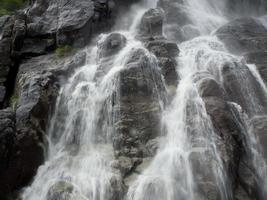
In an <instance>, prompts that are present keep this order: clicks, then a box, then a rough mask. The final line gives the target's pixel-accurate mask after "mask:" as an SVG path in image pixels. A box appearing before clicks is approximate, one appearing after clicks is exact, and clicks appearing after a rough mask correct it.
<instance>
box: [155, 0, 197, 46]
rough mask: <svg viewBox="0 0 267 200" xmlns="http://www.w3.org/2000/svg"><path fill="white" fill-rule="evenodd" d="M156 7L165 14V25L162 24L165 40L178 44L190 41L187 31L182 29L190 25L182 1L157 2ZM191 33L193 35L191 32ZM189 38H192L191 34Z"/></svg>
mask: <svg viewBox="0 0 267 200" xmlns="http://www.w3.org/2000/svg"><path fill="white" fill-rule="evenodd" d="M157 6H158V7H160V8H162V9H163V10H164V13H165V19H166V23H165V24H164V33H165V34H166V36H167V38H168V39H170V40H173V41H180V42H182V41H185V40H187V39H190V37H189V35H188V34H187V33H188V32H189V29H188V28H185V29H184V27H187V25H188V24H190V19H189V18H188V15H187V13H186V10H185V9H184V7H185V5H184V1H183V0H178V1H177V0H159V1H158V5H157ZM183 29H184V30H183ZM192 30H193V29H192ZM191 32H192V33H193V31H191ZM191 36H193V34H191Z"/></svg>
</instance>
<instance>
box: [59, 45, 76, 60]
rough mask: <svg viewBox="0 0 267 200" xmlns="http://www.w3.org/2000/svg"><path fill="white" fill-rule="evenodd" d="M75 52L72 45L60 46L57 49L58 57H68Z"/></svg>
mask: <svg viewBox="0 0 267 200" xmlns="http://www.w3.org/2000/svg"><path fill="white" fill-rule="evenodd" d="M72 51H73V48H72V46H70V45H64V46H60V47H58V48H57V49H56V55H57V56H58V57H63V56H66V55H68V54H69V53H71V52H72Z"/></svg>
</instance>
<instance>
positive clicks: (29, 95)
mask: <svg viewBox="0 0 267 200" xmlns="http://www.w3.org/2000/svg"><path fill="white" fill-rule="evenodd" d="M47 60H50V61H51V62H49V63H48V62H47ZM84 60H85V54H83V56H81V55H80V56H79V55H77V56H74V57H71V58H62V59H59V58H56V56H55V55H48V56H41V57H36V58H33V59H30V60H27V61H26V62H25V63H24V64H22V65H21V67H20V71H19V74H18V78H17V79H18V82H17V86H16V93H15V94H14V97H13V98H14V101H18V102H15V104H18V109H17V110H16V119H15V118H14V113H13V114H8V115H7V114H5V113H12V111H8V110H7V111H4V112H2V113H1V115H0V121H1V122H0V127H1V128H5V127H6V128H5V129H3V131H4V132H2V129H1V132H0V133H1V134H0V135H1V137H2V136H3V137H4V138H3V140H2V138H1V139H0V141H1V142H0V144H1V148H2V147H3V146H2V142H4V143H5V144H6V145H8V144H9V143H7V141H11V144H10V145H11V146H10V147H9V148H10V149H11V150H12V151H11V150H10V151H11V155H8V154H7V153H6V150H5V151H3V154H2V151H1V154H0V155H1V160H2V156H4V155H5V156H6V155H8V156H9V158H8V159H7V158H5V159H3V161H5V162H3V165H4V166H5V170H2V169H1V172H0V197H3V198H5V197H7V196H9V195H11V194H14V191H15V190H19V189H21V188H22V187H24V186H26V185H27V184H29V183H30V181H31V180H32V178H33V176H34V175H35V174H36V172H37V169H38V167H39V166H40V165H41V164H42V163H43V162H44V143H45V140H44V138H43V134H45V131H46V128H47V125H48V118H49V115H50V111H51V109H52V108H53V105H54V102H55V99H56V97H57V95H58V86H59V83H58V81H59V79H60V78H61V77H66V76H67V74H68V73H71V71H73V70H74V69H75V68H76V67H78V66H80V65H83V64H84ZM14 108H15V106H14ZM9 116H13V118H11V117H9ZM9 118H10V119H9ZM2 119H3V120H4V121H2ZM11 120H13V121H11ZM9 121H10V125H8V126H10V128H8V127H7V126H6V125H5V124H3V126H2V124H1V123H2V122H3V123H7V122H8V123H9ZM15 121H16V127H15ZM11 125H12V126H14V127H13V128H12V126H11ZM15 129H17V131H16V132H15ZM8 131H9V132H8ZM12 131H13V132H12ZM8 133H9V135H8ZM2 134H5V136H4V135H2ZM8 137H14V142H12V140H7V139H6V138H8ZM1 167H2V162H1Z"/></svg>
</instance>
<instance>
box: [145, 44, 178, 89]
mask: <svg viewBox="0 0 267 200" xmlns="http://www.w3.org/2000/svg"><path fill="white" fill-rule="evenodd" d="M146 48H147V49H148V50H149V51H150V52H151V53H153V54H154V55H155V56H156V57H157V58H158V61H159V66H160V68H161V70H162V75H163V77H164V79H165V82H166V84H167V86H169V87H171V86H172V87H176V86H177V85H178V81H179V77H178V73H177V71H176V66H177V62H176V59H175V58H176V57H177V56H178V55H179V53H180V50H179V48H178V46H177V45H176V43H173V42H169V41H167V40H154V41H150V42H147V43H146Z"/></svg>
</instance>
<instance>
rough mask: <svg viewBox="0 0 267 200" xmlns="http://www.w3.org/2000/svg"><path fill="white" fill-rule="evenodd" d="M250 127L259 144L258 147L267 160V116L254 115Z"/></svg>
mask: <svg viewBox="0 0 267 200" xmlns="http://www.w3.org/2000/svg"><path fill="white" fill-rule="evenodd" d="M250 127H251V131H252V133H253V134H255V136H256V139H257V141H258V142H259V144H260V147H259V149H260V150H261V151H262V152H261V153H262V154H263V157H264V159H265V160H266V161H267V116H266V115H264V116H256V117H254V118H252V119H251V121H250Z"/></svg>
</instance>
